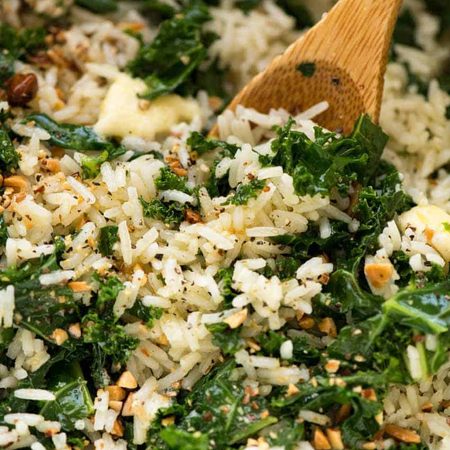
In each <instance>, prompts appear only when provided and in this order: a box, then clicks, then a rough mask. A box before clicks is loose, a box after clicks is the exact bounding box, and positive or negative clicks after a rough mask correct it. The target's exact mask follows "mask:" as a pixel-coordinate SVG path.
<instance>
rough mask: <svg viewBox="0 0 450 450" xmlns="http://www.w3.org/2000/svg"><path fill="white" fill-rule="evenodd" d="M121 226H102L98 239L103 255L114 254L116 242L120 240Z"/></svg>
mask: <svg viewBox="0 0 450 450" xmlns="http://www.w3.org/2000/svg"><path fill="white" fill-rule="evenodd" d="M118 230H119V227H117V226H116V225H107V226H105V227H102V228H100V235H99V239H98V249H99V250H100V253H101V254H102V255H103V256H111V255H112V254H113V247H114V244H115V243H116V242H117V241H118V240H119V236H118V234H117V233H118Z"/></svg>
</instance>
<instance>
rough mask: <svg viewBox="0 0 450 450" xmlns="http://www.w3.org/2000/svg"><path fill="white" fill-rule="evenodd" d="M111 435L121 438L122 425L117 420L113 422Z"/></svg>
mask: <svg viewBox="0 0 450 450" xmlns="http://www.w3.org/2000/svg"><path fill="white" fill-rule="evenodd" d="M111 434H113V435H114V436H118V437H122V436H123V425H122V422H121V421H120V420H119V419H117V420H116V421H115V422H114V425H113V427H112V430H111Z"/></svg>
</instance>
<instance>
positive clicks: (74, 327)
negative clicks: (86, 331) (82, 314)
mask: <svg viewBox="0 0 450 450" xmlns="http://www.w3.org/2000/svg"><path fill="white" fill-rule="evenodd" d="M69 333H70V335H71V336H72V337H74V338H75V339H79V338H80V337H81V326H80V324H79V323H72V324H71V325H69Z"/></svg>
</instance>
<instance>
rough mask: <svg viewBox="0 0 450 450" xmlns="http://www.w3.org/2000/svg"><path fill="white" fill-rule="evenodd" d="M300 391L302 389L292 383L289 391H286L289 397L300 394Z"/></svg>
mask: <svg viewBox="0 0 450 450" xmlns="http://www.w3.org/2000/svg"><path fill="white" fill-rule="evenodd" d="M299 392H300V390H299V389H298V387H297V386H296V385H295V384H292V383H290V384H289V386H288V388H287V391H286V395H287V396H288V397H292V396H293V395H295V394H298V393H299Z"/></svg>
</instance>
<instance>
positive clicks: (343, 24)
mask: <svg viewBox="0 0 450 450" xmlns="http://www.w3.org/2000/svg"><path fill="white" fill-rule="evenodd" d="M401 3H402V0H340V1H339V2H338V3H337V4H336V6H334V8H333V9H332V10H331V11H330V12H329V13H328V14H326V15H325V16H324V18H323V19H322V20H321V21H320V22H318V23H317V24H316V25H315V26H314V27H313V28H311V29H310V30H309V31H308V32H307V33H306V34H304V35H303V36H302V37H300V38H299V39H298V40H297V41H296V42H294V43H293V44H292V45H291V46H289V47H288V48H287V50H286V51H285V52H284V53H283V54H282V55H280V56H278V57H276V58H275V59H274V60H273V61H272V62H271V63H270V64H269V66H268V67H267V68H266V69H265V70H264V71H263V72H261V73H260V74H258V75H257V76H255V77H254V78H253V79H252V80H251V81H250V82H249V83H248V84H247V86H245V87H244V88H243V89H242V90H241V92H239V93H238V94H237V95H236V97H235V98H234V99H233V101H232V102H231V103H230V105H229V108H230V109H232V110H234V109H235V108H236V106H237V105H239V104H241V105H243V106H246V107H251V108H255V109H256V110H258V111H260V112H264V113H266V112H268V111H269V110H270V109H271V108H284V109H286V110H287V111H289V112H290V113H292V114H296V113H299V112H301V111H304V110H306V109H308V108H310V107H312V106H313V105H315V104H317V103H319V102H322V101H324V100H325V101H327V102H328V103H329V108H328V110H327V111H325V112H324V113H322V114H320V115H319V116H317V117H316V118H315V121H317V122H318V123H319V124H320V125H321V126H323V127H326V128H328V129H329V130H332V131H336V130H338V131H343V132H344V133H348V132H350V131H351V130H352V128H353V125H354V123H355V121H356V119H357V118H358V117H359V116H360V115H361V114H363V113H367V114H369V115H370V116H371V117H372V120H374V121H376V122H377V121H378V118H379V115H380V104H381V97H382V93H383V85H384V73H385V70H386V64H387V60H388V52H389V47H390V43H391V38H392V33H393V30H394V26H395V22H396V19H397V16H398V13H399V10H400V6H401ZM214 131H216V132H217V129H216V128H215V130H213V133H214Z"/></svg>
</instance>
